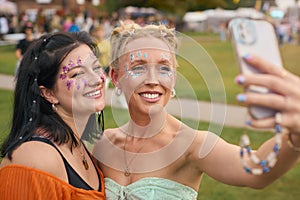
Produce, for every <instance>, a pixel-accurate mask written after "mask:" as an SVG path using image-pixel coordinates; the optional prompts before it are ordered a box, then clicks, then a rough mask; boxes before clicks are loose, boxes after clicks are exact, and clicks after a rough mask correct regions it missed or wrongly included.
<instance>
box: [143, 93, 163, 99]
mask: <svg viewBox="0 0 300 200" xmlns="http://www.w3.org/2000/svg"><path fill="white" fill-rule="evenodd" d="M141 96H143V97H145V98H147V99H155V98H157V97H158V96H159V94H149V93H143V94H142V95H141Z"/></svg>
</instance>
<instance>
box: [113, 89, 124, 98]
mask: <svg viewBox="0 0 300 200" xmlns="http://www.w3.org/2000/svg"><path fill="white" fill-rule="evenodd" d="M114 92H115V94H116V95H117V96H118V97H119V96H121V94H122V90H121V89H120V88H118V87H117V86H116V87H115V89H114Z"/></svg>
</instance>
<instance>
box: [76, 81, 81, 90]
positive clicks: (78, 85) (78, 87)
mask: <svg viewBox="0 0 300 200" xmlns="http://www.w3.org/2000/svg"><path fill="white" fill-rule="evenodd" d="M76 88H77V90H79V89H80V83H78V82H76Z"/></svg>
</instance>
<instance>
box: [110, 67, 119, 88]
mask: <svg viewBox="0 0 300 200" xmlns="http://www.w3.org/2000/svg"><path fill="white" fill-rule="evenodd" d="M110 78H111V82H112V83H113V84H114V86H118V78H119V74H118V71H117V70H115V69H114V68H112V69H111V70H110Z"/></svg>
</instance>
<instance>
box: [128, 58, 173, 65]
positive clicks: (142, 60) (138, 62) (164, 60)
mask: <svg viewBox="0 0 300 200" xmlns="http://www.w3.org/2000/svg"><path fill="white" fill-rule="evenodd" d="M145 63H147V61H146V60H145V59H135V60H134V61H132V62H130V65H135V64H145ZM157 63H158V64H166V65H171V62H170V61H169V60H167V59H161V60H159V61H158V62H157Z"/></svg>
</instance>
